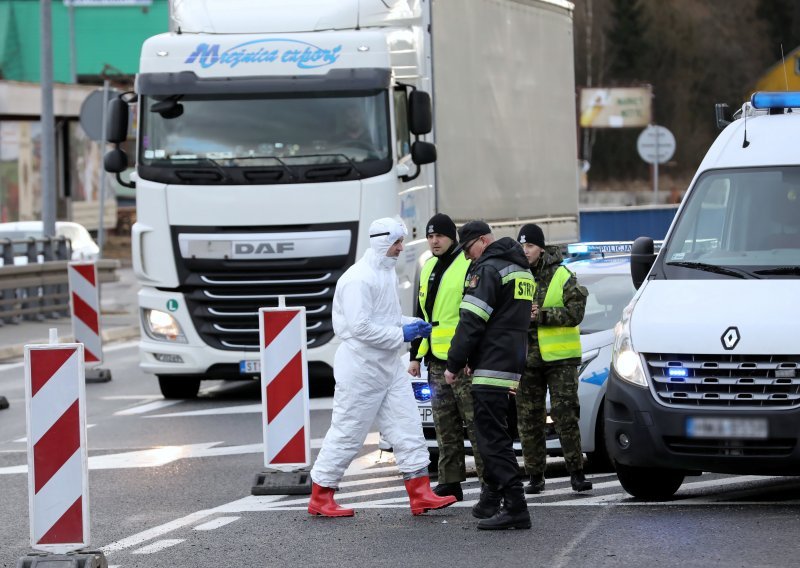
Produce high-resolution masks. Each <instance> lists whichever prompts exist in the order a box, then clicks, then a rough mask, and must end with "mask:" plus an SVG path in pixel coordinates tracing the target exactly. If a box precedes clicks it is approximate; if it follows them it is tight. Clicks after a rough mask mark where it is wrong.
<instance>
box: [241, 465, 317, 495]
mask: <svg viewBox="0 0 800 568" xmlns="http://www.w3.org/2000/svg"><path fill="white" fill-rule="evenodd" d="M250 493H251V495H311V473H310V472H309V471H308V470H307V469H297V470H295V471H278V470H275V469H267V470H264V471H262V472H259V473H257V474H256V479H255V481H254V483H253V488H252V490H251V492H250Z"/></svg>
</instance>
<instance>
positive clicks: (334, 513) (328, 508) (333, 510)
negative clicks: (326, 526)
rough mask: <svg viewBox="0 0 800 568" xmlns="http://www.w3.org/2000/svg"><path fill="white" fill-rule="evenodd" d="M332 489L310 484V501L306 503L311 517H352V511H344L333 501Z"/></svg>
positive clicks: (353, 513) (353, 512)
mask: <svg viewBox="0 0 800 568" xmlns="http://www.w3.org/2000/svg"><path fill="white" fill-rule="evenodd" d="M334 491H335V490H334V489H333V488H332V487H322V486H321V485H317V484H316V483H312V484H311V500H310V501H309V502H308V512H309V514H311V515H321V516H323V517H352V516H353V515H355V514H356V513H355V511H353V509H345V508H344V507H340V506H339V504H338V503H337V502H336V501H334V500H333V492H334Z"/></svg>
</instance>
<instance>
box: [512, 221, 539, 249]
mask: <svg viewBox="0 0 800 568" xmlns="http://www.w3.org/2000/svg"><path fill="white" fill-rule="evenodd" d="M517 240H518V241H519V242H521V243H531V244H534V245H537V246H540V247H542V248H544V231H542V228H541V227H540V226H539V225H537V224H536V223H528V224H527V225H523V227H522V228H521V229H520V230H519V235H517Z"/></svg>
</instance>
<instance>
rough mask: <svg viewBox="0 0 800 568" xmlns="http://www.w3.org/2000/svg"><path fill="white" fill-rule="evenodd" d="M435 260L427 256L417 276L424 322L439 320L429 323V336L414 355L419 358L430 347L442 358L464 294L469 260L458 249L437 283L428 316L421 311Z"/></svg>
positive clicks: (451, 338) (448, 344)
mask: <svg viewBox="0 0 800 568" xmlns="http://www.w3.org/2000/svg"><path fill="white" fill-rule="evenodd" d="M437 261H438V259H437V258H436V257H433V258H430V259H428V261H427V262H426V263H425V265H424V266H423V267H422V273H421V274H420V275H419V305H420V307H421V308H422V313H423V314H424V318H425V321H428V322H439V323H438V325H435V326H433V330H432V331H431V337H430V339H423V340H422V343H420V346H419V349H418V350H417V355H418V356H419V357H423V356H424V355H427V353H428V351H429V350H430V351H431V352H432V353H433V355H434V356H435V357H436V358H438V359H442V360H446V359H447V352H448V351H449V350H450V342H451V341H452V340H453V336H454V335H455V333H456V326H457V325H458V308H459V306H460V305H461V298H462V297H463V296H464V281H465V280H466V277H467V270H468V269H469V264H470V261H469V260H467V258H466V257H465V256H464V253H463V252H462V253H459V254H458V257H457V258H456V259H455V260H453V262H452V263H450V266H448V267H447V270H445V271H444V274H443V275H442V280H441V281H440V282H439V289H438V291H437V292H436V298H435V299H434V301H433V313H432V314H430V315H429V314H428V313H427V312H425V300H426V299H427V297H428V280H429V279H430V277H431V272H433V267H434V266H435V265H436V262H437Z"/></svg>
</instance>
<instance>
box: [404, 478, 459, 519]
mask: <svg viewBox="0 0 800 568" xmlns="http://www.w3.org/2000/svg"><path fill="white" fill-rule="evenodd" d="M405 483H406V491H408V500H409V502H410V503H411V514H412V515H421V514H422V513H424V512H425V511H430V510H431V509H444V508H445V507H449V506H450V505H452V504H453V503H455V502H456V498H455V497H454V496H452V495H448V496H446V497H439V496H438V495H437V494H436V493H434V492H433V491H431V480H430V478H429V477H428V476H427V475H426V476H424V477H414V478H413V479H408V480H406V482H405Z"/></svg>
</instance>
